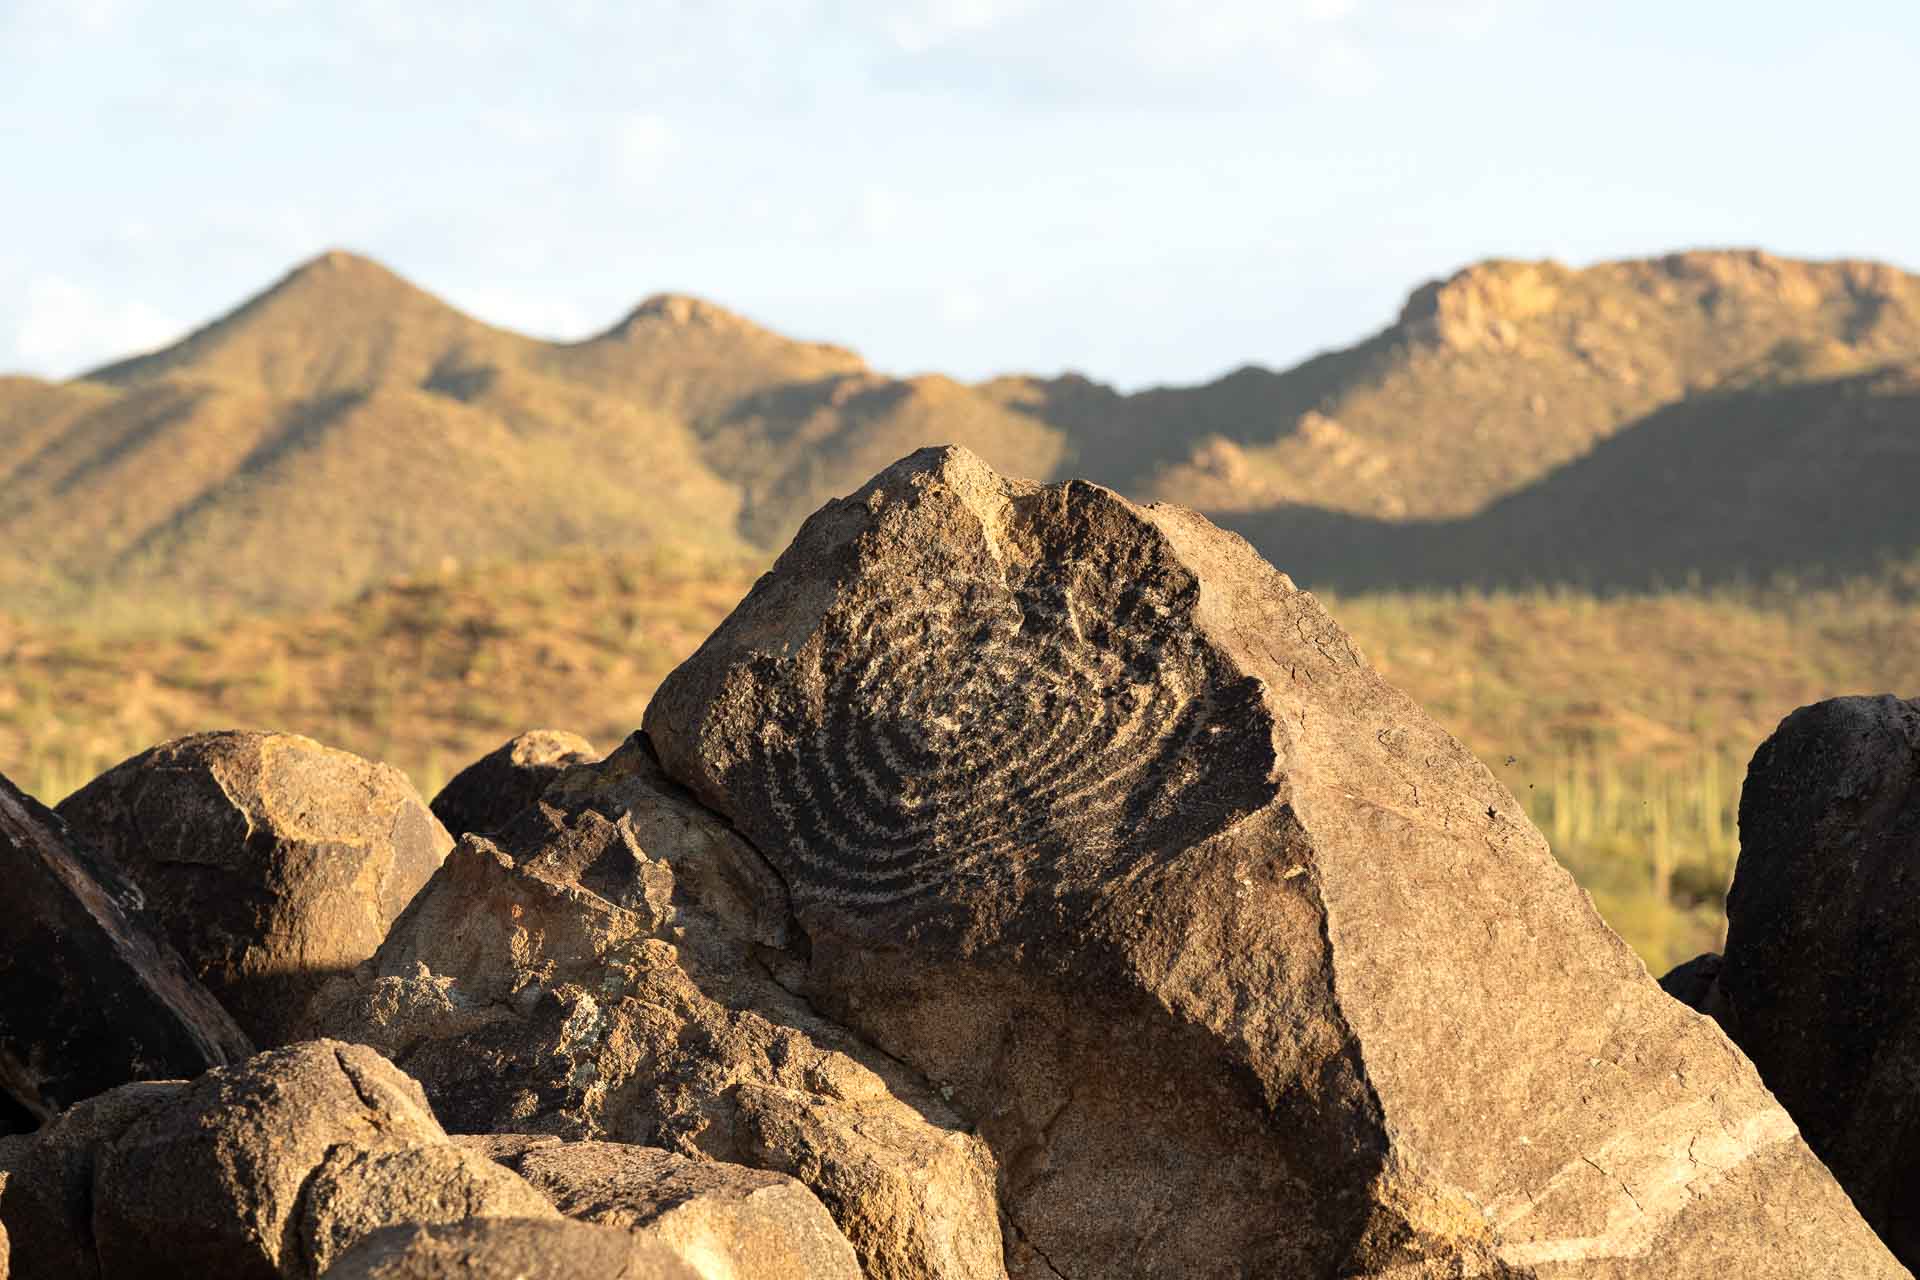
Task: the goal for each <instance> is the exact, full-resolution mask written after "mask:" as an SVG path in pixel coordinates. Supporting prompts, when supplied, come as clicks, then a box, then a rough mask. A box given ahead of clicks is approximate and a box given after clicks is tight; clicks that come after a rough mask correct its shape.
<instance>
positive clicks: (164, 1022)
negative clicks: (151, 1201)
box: [0, 777, 252, 1122]
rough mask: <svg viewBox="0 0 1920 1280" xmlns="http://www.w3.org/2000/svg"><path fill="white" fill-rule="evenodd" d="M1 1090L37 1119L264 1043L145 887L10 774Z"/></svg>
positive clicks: (194, 1071) (0, 827)
mask: <svg viewBox="0 0 1920 1280" xmlns="http://www.w3.org/2000/svg"><path fill="white" fill-rule="evenodd" d="M0 883H4V884H5V886H6V889H5V893H6V906H5V909H4V910H0V1091H4V1092H5V1093H6V1094H7V1096H8V1097H9V1098H11V1099H12V1100H13V1102H14V1103H15V1104H16V1105H17V1107H18V1108H19V1110H21V1111H24V1112H26V1113H28V1114H30V1115H31V1116H33V1117H34V1118H35V1119H36V1120H37V1121H41V1122H44V1121H46V1120H48V1119H51V1118H52V1117H53V1116H54V1115H55V1114H56V1113H57V1112H59V1111H60V1110H62V1109H63V1108H65V1107H68V1106H71V1105H72V1104H74V1103H76V1102H79V1101H80V1100H81V1099H83V1098H89V1097H92V1096H93V1095H94V1094H97V1093H102V1092H104V1091H106V1090H108V1089H111V1088H113V1087H114V1086H115V1085H119V1084H124V1083H126V1082H127V1081H129V1080H143V1079H156V1078H163V1077H170V1076H191V1075H198V1074H200V1072H202V1071H204V1070H206V1069H207V1068H208V1067H212V1066H219V1065H220V1064H222V1063H225V1062H232V1061H237V1060H239V1059H241V1058H244V1057H246V1056H247V1054H249V1053H251V1052H252V1046H251V1045H250V1044H248V1042H247V1037H246V1035H245V1033H244V1032H242V1031H241V1030H240V1028H239V1027H237V1026H235V1025H234V1022H233V1019H232V1018H231V1017H229V1016H228V1015H227V1012H226V1010H224V1009H222V1008H221V1007H220V1005H219V1004H218V1003H217V1002H216V1001H215V1000H214V998H213V997H212V996H211V995H210V994H208V992H207V990H206V988H205V987H203V986H201V985H200V983H199V981H198V980H196V979H195V978H194V976H193V974H192V972H191V971H190V970H189V969H188V968H187V966H186V964H185V963H184V962H183V961H182V960H181V958H180V956H179V955H178V954H176V953H175V952H174V950H173V948H172V947H171V946H169V945H167V943H166V942H165V941H164V940H163V939H161V938H159V937H157V936H155V935H154V934H153V933H152V932H151V931H150V930H149V929H148V928H147V927H146V926H145V925H144V924H143V923H142V922H141V921H140V920H139V919H138V918H137V914H136V909H135V907H134V905H133V904H136V903H137V902H138V901H139V893H138V891H137V890H135V889H134V888H133V887H132V886H131V885H129V884H127V883H125V882H124V881H123V880H121V879H120V877H118V876H117V875H115V874H114V873H113V871H112V869H111V868H110V867H109V866H108V865H106V864H105V863H104V862H102V861H101V860H100V859H99V858H98V857H96V856H95V855H94V853H93V851H92V850H90V849H88V848H86V847H85V845H84V844H83V843H82V842H80V841H78V840H76V839H75V837H74V835H73V833H72V832H70V831H69V830H68V829H67V826H66V824H65V823H64V822H62V821H61V820H60V819H59V818H58V817H57V816H56V815H55V814H53V813H52V812H50V811H49V810H47V809H46V808H45V807H43V806H42V805H40V804H38V803H37V802H35V801H34V800H33V799H31V798H30V797H28V796H27V795H25V794H24V793H22V792H21V791H19V790H18V789H17V788H15V787H14V786H13V784H12V783H10V782H8V781H7V780H6V779H5V778H4V777H0Z"/></svg>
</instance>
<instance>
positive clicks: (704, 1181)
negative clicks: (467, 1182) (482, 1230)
mask: <svg viewBox="0 0 1920 1280" xmlns="http://www.w3.org/2000/svg"><path fill="white" fill-rule="evenodd" d="M456 1141H459V1142H464V1143H467V1144H471V1145H472V1146H473V1147H474V1148H475V1149H476V1150H479V1151H484V1152H486V1153H487V1154H489V1155H491V1156H492V1157H493V1158H494V1159H496V1160H499V1161H500V1162H501V1163H503V1164H505V1165H506V1166H507V1167H508V1168H511V1169H512V1170H513V1171H514V1172H516V1173H518V1174H519V1175H520V1176H521V1177H522V1178H525V1179H526V1180H527V1181H528V1182H530V1183H532V1184H533V1185H534V1186H535V1187H537V1188H539V1189H540V1191H541V1193H542V1194H544V1195H545V1196H546V1197H547V1199H548V1200H550V1201H552V1203H553V1206H554V1208H556V1209H558V1210H559V1211H560V1212H561V1213H564V1214H565V1215H566V1216H567V1217H569V1218H577V1219H579V1220H581V1221H583V1222H597V1223H599V1224H601V1225H602V1226H609V1227H624V1228H626V1229H627V1230H628V1231H632V1232H635V1233H636V1234H638V1235H642V1236H645V1237H646V1238H647V1239H649V1240H657V1241H659V1242H660V1243H661V1244H664V1245H666V1246H667V1247H668V1248H669V1249H671V1250H673V1252H674V1253H675V1255H677V1256H678V1257H680V1258H682V1259H684V1260H685V1261H686V1262H687V1263H688V1265H690V1266H692V1267H693V1268H694V1269H695V1270H697V1271H699V1272H701V1274H702V1275H703V1276H706V1277H709V1280H721V1278H722V1277H728V1278H731V1277H736V1276H737V1277H740V1278H741V1280H746V1278H747V1277H752V1280H860V1263H859V1260H858V1259H857V1258H855V1257H854V1253H853V1247H852V1246H851V1245H850V1244H848V1243H847V1238H846V1237H845V1236H843V1235H841V1234H840V1229H839V1228H838V1227H836V1226H835V1225H834V1223H833V1218H832V1217H831V1216H830V1215H829V1214H828V1213H827V1211H826V1208H825V1207H824V1206H823V1205H821V1203H820V1200H819V1198H818V1197H816V1196H815V1195H814V1194H813V1193H812V1192H811V1191H808V1190H807V1189H806V1187H804V1186H802V1185H801V1184H800V1183H799V1182H797V1181H795V1180H794V1179H792V1178H789V1177H787V1176H786V1175H784V1174H779V1173H771V1172H769V1171H767V1170H764V1169H749V1168H746V1167H745V1166H743V1165H737V1164H725V1163H723V1162H721V1161H717V1160H689V1159H687V1158H686V1157H685V1156H679V1155H675V1154H674V1153H673V1152H671V1151H663V1150H661V1149H659V1148H658V1147H636V1146H631V1145H628V1144H625V1143H618V1142H562V1141H560V1140H559V1139H557V1138H527V1137H519V1136H508V1137H504V1138H502V1137H491V1138H464V1139H456Z"/></svg>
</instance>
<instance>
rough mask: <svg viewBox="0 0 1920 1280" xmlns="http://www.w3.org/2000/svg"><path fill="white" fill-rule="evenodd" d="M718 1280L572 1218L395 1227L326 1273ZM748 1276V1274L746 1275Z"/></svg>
mask: <svg viewBox="0 0 1920 1280" xmlns="http://www.w3.org/2000/svg"><path fill="white" fill-rule="evenodd" d="M600 1277H606V1278H607V1280H713V1277H711V1276H703V1275H702V1274H701V1273H700V1272H698V1271H695V1270H694V1269H693V1268H691V1267H689V1266H687V1265H686V1264H685V1263H684V1262H682V1261H680V1260H679V1259H678V1258H676V1257H674V1256H673V1254H672V1252H671V1251H669V1250H668V1249H666V1248H664V1247H663V1246H661V1245H658V1244H653V1243H651V1242H649V1241H646V1240H641V1239H638V1238H637V1237H635V1236H633V1235H631V1234H629V1233H628V1232H625V1231H621V1230H620V1229H618V1228H617V1227H596V1226H594V1225H592V1224H591V1223H586V1222H569V1221H568V1220H566V1219H565V1218H560V1219H553V1220H535V1221H528V1220H524V1219H518V1218H486V1219H481V1220H479V1221H475V1222H461V1223H455V1224H452V1225H450V1226H410V1227H389V1228H388V1229H386V1230H385V1231H380V1232H377V1233H375V1234H374V1235H371V1236H369V1237H367V1238H366V1239H365V1240H363V1241H362V1242H361V1243H360V1244H359V1245H358V1246H356V1247H355V1248H354V1249H353V1250H351V1251H350V1252H349V1253H347V1254H346V1256H344V1257H342V1258H341V1259H340V1261H339V1262H338V1263H336V1264H335V1265H334V1266H333V1267H331V1268H330V1269H329V1270H328V1271H327V1273H326V1280H599V1278H600ZM742 1280H744V1277H743V1278H742Z"/></svg>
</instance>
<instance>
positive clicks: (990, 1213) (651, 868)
mask: <svg viewBox="0 0 1920 1280" xmlns="http://www.w3.org/2000/svg"><path fill="white" fill-rule="evenodd" d="M790 938H791V921H790V918H789V913H788V910H787V906H786V898H785V890H784V889H783V887H782V886H781V884H780V881H779V879H778V877H776V876H775V875H774V874H773V872H772V870H771V869H770V868H769V867H768V866H767V864H766V862H765V861H764V860H763V859H762V858H761V857H760V856H759V855H758V854H757V853H755V852H754V851H753V850H752V848H750V847H749V846H748V845H747V844H746V843H745V842H743V841H742V840H740V839H739V837H738V836H736V835H734V834H733V833H732V831H730V830H729V829H728V827H727V825H726V824H725V823H724V822H721V821H720V820H719V819H717V818H716V817H715V816H714V815H713V814H711V813H709V812H707V811H705V810H703V809H702V808H701V807H700V806H699V805H698V804H696V803H694V802H692V800H691V799H690V798H689V797H687V796H686V794H685V793H684V792H683V791H681V790H680V789H679V788H678V787H675V786H673V784H671V783H669V782H667V781H666V780H665V779H664V778H663V777H662V776H661V775H660V773H659V769H658V765H657V763H656V762H655V760H654V758H653V754H652V750H651V748H650V747H649V746H648V745H647V743H646V741H645V739H644V738H642V737H640V736H638V735H636V736H635V738H633V739H631V740H629V742H628V743H626V744H625V745H624V746H623V747H622V748H621V749H620V750H619V751H617V752H615V753H614V754H613V755H612V756H610V757H609V758H608V759H607V760H606V761H604V762H602V763H601V764H598V765H595V766H591V767H587V768H582V769H576V770H573V771H570V772H569V773H568V774H567V776H566V777H565V778H563V779H562V780H561V781H560V782H558V783H556V784H555V785H554V786H553V787H552V788H550V789H549V790H548V792H547V794H546V796H545V797H544V798H543V801H542V803H541V805H540V806H539V807H537V808H536V809H534V810H531V811H528V812H526V813H523V814H522V815H521V817H520V818H518V819H516V820H515V821H514V822H513V823H511V824H509V826H508V828H507V829H505V830H504V831H502V832H501V833H499V836H498V843H497V844H496V843H494V842H493V841H490V840H487V839H484V838H481V837H475V836H468V837H467V838H465V839H463V840H462V841H461V842H460V844H459V845H458V846H457V847H456V848H455V849H454V851H453V853H452V854H451V855H449V856H448V858H447V861H446V864H445V866H443V867H442V868H441V870H440V871H439V872H438V873H437V874H436V875H435V877H434V879H433V882H432V883H431V884H430V885H428V887H427V888H426V889H425V890H424V891H423V892H422V893H421V894H420V896H419V897H418V898H417V899H416V900H415V901H414V903H413V905H412V906H411V907H409V908H408V909H407V911H406V913H405V914H404V915H403V916H402V917H401V918H400V920H399V921H398V922H396V923H395V925H394V928H393V932H392V934H391V935H390V936H389V937H388V939H387V941H386V943H385V944H384V945H383V946H382V947H381V948H380V951H379V953H378V955H376V956H375V958H374V960H373V961H372V963H371V964H370V965H368V966H366V969H365V972H363V973H362V974H360V975H358V976H357V977H356V978H355V979H354V980H353V981H345V980H343V981H341V982H339V983H336V984H334V985H333V986H332V987H330V988H329V989H328V990H326V991H323V992H322V993H321V995H320V997H319V998H318V999H316V1001H315V1004H314V1009H313V1020H314V1022H315V1024H316V1025H318V1026H322V1027H325V1028H326V1029H327V1032H328V1034H331V1035H337V1036H340V1037H341V1038H343V1039H349V1040H356V1041H361V1042H364V1043H367V1044H370V1045H373V1046H375V1047H377V1048H379V1049H380V1050H381V1051H382V1052H384V1053H386V1054H388V1055H389V1056H391V1057H392V1058H393V1060H394V1061H395V1062H397V1063H399V1064H400V1065H401V1066H402V1067H404V1068H405V1069H406V1070H407V1071H408V1072H410V1073H412V1074H413V1075H414V1076H416V1077H418V1078H419V1079H420V1081H421V1082H422V1084H423V1085H424V1086H425V1088H426V1090H427V1092H428V1094H429V1095H430V1096H431V1098H432V1099H433V1105H434V1107H435V1108H436V1110H437V1111H438V1113H439V1115H440V1116H441V1118H442V1119H443V1120H444V1121H445V1122H446V1124H447V1125H448V1126H450V1127H451V1128H453V1129H455V1130H456V1131H461V1132H469V1133H480V1132H488V1131H505V1132H512V1131H525V1132H542V1133H551V1134H555V1135H558V1136H562V1137H566V1138H572V1139H599V1138H606V1139H611V1140H614V1141H619V1142H633V1143H641V1144H646V1145H651V1146H659V1147H665V1148H669V1149H672V1150H674V1151H677V1152H679V1153H681V1154H683V1155H687V1156H694V1157H706V1158H709V1159H713V1160H723V1161H728V1162H731V1163H735V1164H744V1165H750V1166H753V1167H755V1168H764V1169H772V1170H775V1171H777V1172H780V1173H786V1174H790V1175H792V1176H793V1177H796V1178H798V1179H799V1180H800V1181H801V1182H803V1183H805V1184H806V1185H807V1187H809V1188H810V1189H811V1190H812V1191H813V1192H814V1194H816V1195H817V1196H818V1197H819V1198H820V1200H821V1202H822V1203H824V1204H825V1205H826V1206H827V1208H828V1210H829V1211H830V1212H831V1213H832V1214H833V1216H834V1220H835V1221H836V1222H837V1223H838V1224H839V1225H840V1228H841V1230H842V1231H843V1232H844V1233H845V1234H846V1236H847V1238H848V1239H849V1240H850V1241H852V1243H853V1245H854V1247H855V1249H856V1251H857V1252H858V1254H859V1256H860V1259H861V1261H862V1263H863V1265H864V1266H865V1267H866V1268H867V1270H868V1272H869V1273H870V1274H872V1275H875V1276H885V1277H900V1278H906V1277H940V1278H942V1280H960V1278H962V1277H965V1278H966V1280H978V1278H979V1277H990V1276H995V1275H998V1274H1001V1272H1000V1267H1001V1261H1000V1259H1001V1242H1000V1227H999V1215H998V1208H997V1205H996V1201H995V1194H994V1177H995V1175H994V1169H993V1164H992V1161H991V1159H990V1157H989V1156H988V1154H987V1152H986V1149H985V1147H984V1146H983V1144H982V1143H981V1142H980V1141H979V1139H978V1138H976V1137H974V1136H973V1135H972V1134H971V1133H969V1132H968V1131H967V1127H966V1126H965V1125H964V1124H963V1123H962V1122H961V1121H960V1120H959V1118H958V1117H957V1116H955V1115H954V1113H953V1112H952V1110H951V1109H950V1108H949V1107H948V1106H947V1104H946V1103H945V1101H944V1100H943V1099H942V1098H941V1097H940V1096H939V1095H938V1094H937V1093H936V1091H935V1090H934V1089H933V1088H931V1087H929V1086H928V1085H927V1084H926V1082H925V1081H924V1080H922V1079H920V1078H918V1077H916V1076H914V1075H913V1074H912V1073H910V1072H907V1071H904V1070H902V1069H901V1067H900V1065H899V1064H898V1063H896V1062H894V1061H892V1060H891V1059H889V1058H888V1057H887V1056H886V1055H884V1054H882V1053H878V1052H876V1051H875V1050H874V1049H873V1048H872V1047H871V1046H870V1045H869V1044H867V1043H865V1042H863V1041H861V1040H860V1039H859V1038H857V1037H855V1036H853V1035H850V1034H849V1033H847V1032H846V1031H845V1030H844V1029H842V1028H840V1027H838V1026H836V1025H834V1024H833V1023H831V1022H828V1021H827V1020H825V1019H823V1018H821V1017H820V1016H819V1015H818V1014H816V1013H815V1012H814V1011H813V1010H812V1009H811V1008H810V1007H809V1006H808V1005H807V1004H806V1002H805V1001H804V1000H802V999H801V998H800V997H798V996H796V995H794V994H793V993H792V992H791V991H790V990H789V989H788V988H787V987H786V986H783V985H782V982H783V981H787V982H792V981H797V980H798V975H799V972H800V969H801V967H802V965H801V961H800V959H799V957H798V956H797V955H796V954H794V953H793V952H791V951H790V950H788V949H787V944H788V943H789V941H790Z"/></svg>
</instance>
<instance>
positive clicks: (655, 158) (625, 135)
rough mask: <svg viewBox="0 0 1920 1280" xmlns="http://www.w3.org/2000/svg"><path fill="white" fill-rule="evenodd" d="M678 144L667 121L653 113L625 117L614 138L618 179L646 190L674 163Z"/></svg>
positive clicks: (613, 146) (619, 124) (615, 168)
mask: <svg viewBox="0 0 1920 1280" xmlns="http://www.w3.org/2000/svg"><path fill="white" fill-rule="evenodd" d="M677 145H678V140H677V138H676V137H675V136H674V131H673V126H672V125H671V124H669V123H668V122H667V120H666V119H665V118H664V117H662V116H658V115H654V114H651V113H642V114H636V115H628V116H622V117H621V118H620V119H618V120H617V121H615V123H614V126H613V134H612V156H611V161H612V167H613V172H614V175H615V176H616V177H617V178H619V179H620V180H621V181H622V182H624V183H626V184H627V185H629V186H646V185H648V184H650V183H652V182H653V180H654V179H655V178H658V177H659V176H660V173H661V171H662V170H663V169H665V168H666V165H667V162H668V161H669V160H670V159H672V157H673V153H674V150H675V149H676V147H677Z"/></svg>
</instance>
